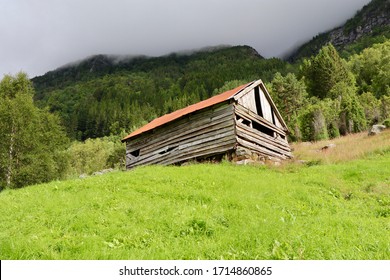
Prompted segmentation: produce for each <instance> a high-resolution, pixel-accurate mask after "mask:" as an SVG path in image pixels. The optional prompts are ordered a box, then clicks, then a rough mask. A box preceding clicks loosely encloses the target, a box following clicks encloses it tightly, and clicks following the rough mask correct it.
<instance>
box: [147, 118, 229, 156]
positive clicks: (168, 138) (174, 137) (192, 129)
mask: <svg viewBox="0 0 390 280" xmlns="http://www.w3.org/2000/svg"><path fill="white" fill-rule="evenodd" d="M233 125H234V120H233V118H232V115H231V114H228V113H227V114H226V115H225V116H224V118H221V119H218V120H216V121H215V122H214V121H213V122H210V123H207V124H203V125H199V123H196V122H195V123H191V124H189V125H188V127H187V128H182V129H180V130H178V131H175V132H174V133H164V134H160V135H159V136H158V137H156V139H155V141H153V142H154V143H153V144H150V145H146V146H142V147H140V149H141V150H142V153H148V152H150V150H153V149H156V147H162V146H166V145H171V144H173V143H177V142H179V141H183V140H185V139H188V138H193V137H197V136H199V135H202V134H204V133H207V132H208V131H212V130H218V129H221V128H225V127H227V126H233ZM232 129H233V127H232Z"/></svg>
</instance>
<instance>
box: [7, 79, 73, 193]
mask: <svg viewBox="0 0 390 280" xmlns="http://www.w3.org/2000/svg"><path fill="white" fill-rule="evenodd" d="M33 93H34V90H33V87H32V84H31V82H30V81H29V79H28V77H27V75H26V74H24V73H19V74H17V75H16V76H14V77H13V76H8V75H7V76H5V77H4V78H3V79H2V80H1V81H0V137H1V138H0V187H1V188H16V187H22V186H24V185H27V184H32V183H38V182H43V181H47V180H50V179H53V177H56V175H59V174H60V173H59V172H56V171H55V169H56V168H55V166H57V165H58V164H57V162H56V161H55V159H54V158H55V157H56V156H57V155H58V149H61V148H63V143H65V142H66V137H65V136H64V134H63V132H62V130H61V127H60V126H59V122H58V119H56V117H54V116H51V115H50V114H49V113H48V112H46V111H43V110H40V109H38V108H37V107H35V105H34V103H33Z"/></svg>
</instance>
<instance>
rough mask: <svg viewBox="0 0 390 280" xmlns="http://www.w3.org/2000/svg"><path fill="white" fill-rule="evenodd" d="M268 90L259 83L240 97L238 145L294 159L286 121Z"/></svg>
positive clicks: (237, 109) (235, 110) (261, 154)
mask: <svg viewBox="0 0 390 280" xmlns="http://www.w3.org/2000/svg"><path fill="white" fill-rule="evenodd" d="M264 91H265V89H263V88H262V87H261V86H256V87H254V88H252V89H250V90H249V91H248V92H247V93H245V94H244V95H242V96H240V97H239V98H238V99H237V101H236V104H235V105H234V114H235V128H236V140H237V144H238V146H241V147H243V148H246V149H249V150H251V151H254V152H255V153H257V154H259V155H260V156H264V157H270V158H277V159H288V158H291V157H292V153H291V149H290V146H289V144H288V141H287V135H286V134H287V131H286V130H285V129H284V128H283V126H282V124H281V123H282V122H283V121H282V120H280V119H279V118H280V114H279V112H275V110H274V109H273V106H271V102H272V101H271V100H270V99H269V98H268V97H267V95H266V94H265V93H264Z"/></svg>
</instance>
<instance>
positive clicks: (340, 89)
mask: <svg viewBox="0 0 390 280" xmlns="http://www.w3.org/2000/svg"><path fill="white" fill-rule="evenodd" d="M331 95H332V96H333V97H334V98H336V99H338V100H340V108H339V110H340V111H339V131H340V134H341V135H346V134H348V133H356V132H360V131H362V130H364V129H366V119H365V115H364V109H363V107H362V105H361V104H360V102H359V99H358V96H357V95H356V88H355V87H354V86H350V85H348V84H347V83H345V82H339V83H337V84H336V85H335V86H334V87H333V88H332V90H331Z"/></svg>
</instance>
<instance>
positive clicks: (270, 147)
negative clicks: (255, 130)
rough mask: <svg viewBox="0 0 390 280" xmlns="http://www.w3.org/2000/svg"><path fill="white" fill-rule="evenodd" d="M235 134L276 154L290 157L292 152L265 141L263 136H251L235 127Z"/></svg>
mask: <svg viewBox="0 0 390 280" xmlns="http://www.w3.org/2000/svg"><path fill="white" fill-rule="evenodd" d="M237 136H238V137H240V138H241V139H244V140H247V141H249V142H251V143H253V144H256V145H259V146H262V147H264V148H266V149H268V150H270V151H272V152H275V153H278V154H281V155H284V156H287V157H290V158H291V157H292V154H291V152H290V151H288V150H284V149H280V148H279V147H277V146H276V145H274V144H269V143H268V142H267V141H265V139H264V138H263V139H259V138H258V137H253V136H251V135H249V133H247V132H245V131H244V130H242V129H241V128H238V129H237Z"/></svg>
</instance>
